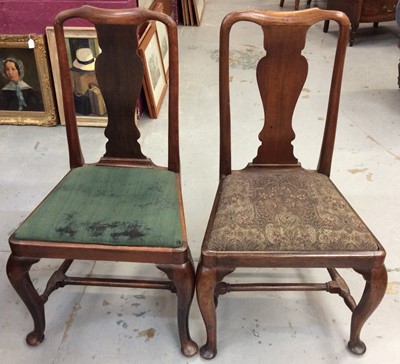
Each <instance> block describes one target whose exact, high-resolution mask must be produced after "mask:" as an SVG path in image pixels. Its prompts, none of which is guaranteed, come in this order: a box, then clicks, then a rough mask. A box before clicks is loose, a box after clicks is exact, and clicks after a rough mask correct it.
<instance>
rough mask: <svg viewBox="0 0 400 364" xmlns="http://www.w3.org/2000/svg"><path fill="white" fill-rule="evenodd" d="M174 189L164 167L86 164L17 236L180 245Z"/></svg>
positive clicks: (173, 180)
mask: <svg viewBox="0 0 400 364" xmlns="http://www.w3.org/2000/svg"><path fill="white" fill-rule="evenodd" d="M177 191H178V189H177V182H176V174H175V173H173V172H170V171H167V170H162V169H153V168H128V167H109V166H94V165H85V166H83V167H80V168H76V169H73V170H71V171H70V172H69V173H68V174H67V175H66V176H65V178H64V179H63V180H62V181H61V182H60V183H59V184H58V185H57V187H56V188H55V189H54V190H53V191H52V192H51V193H50V194H49V196H48V197H47V198H46V199H45V200H44V202H43V203H42V204H41V205H40V206H39V207H38V208H37V209H36V210H35V211H34V213H33V214H32V215H31V216H30V217H29V218H28V219H27V220H26V221H25V222H24V223H23V224H22V225H21V226H20V227H19V228H18V229H17V231H16V234H15V238H16V239H18V240H38V241H51V242H75V243H88V244H105V245H123V246H152V247H155V246H157V247H170V248H177V247H181V246H182V226H181V220H180V214H179V206H178V200H179V199H178V196H177V193H178V192H177Z"/></svg>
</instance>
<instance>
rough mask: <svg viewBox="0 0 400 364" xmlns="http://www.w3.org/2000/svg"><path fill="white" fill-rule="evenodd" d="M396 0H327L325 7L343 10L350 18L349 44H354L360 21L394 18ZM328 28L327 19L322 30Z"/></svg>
mask: <svg viewBox="0 0 400 364" xmlns="http://www.w3.org/2000/svg"><path fill="white" fill-rule="evenodd" d="M396 4H397V0H355V1H348V0H328V3H327V9H330V10H339V11H343V12H344V13H345V14H346V15H347V16H348V17H349V19H350V23H351V30H350V46H352V45H353V44H354V39H355V36H356V32H357V30H358V27H359V25H360V23H373V25H374V27H377V26H378V23H381V22H385V21H392V20H395V16H396ZM328 29H329V21H326V22H325V24H324V32H327V31H328Z"/></svg>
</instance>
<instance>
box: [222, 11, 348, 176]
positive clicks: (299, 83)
mask: <svg viewBox="0 0 400 364" xmlns="http://www.w3.org/2000/svg"><path fill="white" fill-rule="evenodd" d="M279 14H280V15H283V16H281V17H276V16H274V15H276V14H275V13H274V12H268V11H255V10H251V11H243V12H235V13H231V14H229V15H228V16H226V17H225V19H224V20H223V22H222V24H221V29H220V129H221V134H220V177H221V178H223V177H224V176H226V175H227V174H230V173H231V168H232V167H231V126H230V119H231V113H230V95H229V85H230V74H229V37H230V31H231V28H232V26H233V25H234V24H235V23H236V22H239V21H248V22H252V23H256V24H258V25H259V26H261V27H262V30H263V34H264V49H265V51H266V55H265V56H264V57H263V58H261V60H260V61H259V62H258V65H257V70H256V76H257V83H258V87H259V92H260V95H261V99H262V104H263V108H264V125H263V128H262V130H261V132H260V133H259V140H260V141H261V145H260V146H259V148H258V152H257V155H256V157H255V158H254V159H253V161H252V165H255V166H268V165H274V166H276V165H287V166H289V165H291V166H293V165H298V160H297V158H296V157H295V156H294V154H293V145H292V142H293V140H294V138H295V133H294V131H293V128H292V121H293V120H292V118H293V113H294V110H295V106H296V103H297V101H298V98H299V96H300V93H301V91H302V88H303V86H304V83H305V81H306V78H307V74H308V62H307V59H306V58H305V57H304V56H303V55H302V54H301V53H302V50H303V49H304V47H305V43H306V35H307V32H308V30H309V28H310V27H311V26H312V25H314V24H315V23H317V22H319V21H321V20H323V19H325V18H326V14H327V13H326V12H325V11H321V10H320V9H318V8H314V9H312V10H307V11H299V12H287V13H284V12H280V13H279ZM330 19H331V20H334V21H336V22H337V23H338V24H339V36H338V37H339V38H338V42H337V47H336V54H335V64H334V69H333V73H332V79H331V87H330V96H329V103H328V110H327V114H326V124H325V132H324V137H323V141H322V147H321V152H320V159H319V165H318V171H319V172H320V173H324V174H326V175H329V173H330V166H331V160H332V153H333V146H334V140H335V132H336V123H337V116H338V108H339V98H340V89H341V81H342V74H343V66H344V58H345V53H346V47H347V35H348V31H349V26H350V23H349V20H348V18H347V17H346V16H345V15H344V14H343V13H340V12H335V11H330Z"/></svg>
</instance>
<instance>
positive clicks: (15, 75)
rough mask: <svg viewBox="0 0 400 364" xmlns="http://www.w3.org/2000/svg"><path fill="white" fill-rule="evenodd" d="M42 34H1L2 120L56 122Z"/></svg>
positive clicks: (1, 122) (25, 122)
mask: <svg viewBox="0 0 400 364" xmlns="http://www.w3.org/2000/svg"><path fill="white" fill-rule="evenodd" d="M47 59H48V58H47V51H46V47H45V40H44V37H43V36H42V35H0V72H1V76H0V124H15V125H46V126H51V125H55V124H56V123H57V113H56V109H55V104H54V97H53V91H52V90H53V88H52V83H51V78H50V74H49V68H48V62H47Z"/></svg>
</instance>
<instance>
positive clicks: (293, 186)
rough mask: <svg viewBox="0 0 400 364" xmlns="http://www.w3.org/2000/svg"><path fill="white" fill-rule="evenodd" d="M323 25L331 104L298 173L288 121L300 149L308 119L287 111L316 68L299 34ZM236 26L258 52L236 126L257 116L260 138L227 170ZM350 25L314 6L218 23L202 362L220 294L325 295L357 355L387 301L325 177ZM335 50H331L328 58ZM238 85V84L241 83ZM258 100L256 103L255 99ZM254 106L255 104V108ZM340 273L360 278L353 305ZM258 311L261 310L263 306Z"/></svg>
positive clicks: (377, 248)
mask: <svg viewBox="0 0 400 364" xmlns="http://www.w3.org/2000/svg"><path fill="white" fill-rule="evenodd" d="M324 20H332V21H335V22H337V23H338V25H339V35H338V41H337V45H336V53H335V55H334V56H333V54H332V59H331V61H329V64H330V65H332V66H333V70H332V71H329V72H331V83H330V92H329V90H327V91H326V93H327V94H328V93H329V97H327V99H328V100H327V112H326V118H325V130H324V133H323V135H321V139H320V140H322V145H321V149H320V154H319V162H318V165H317V168H316V169H306V168H304V167H302V166H301V164H300V162H299V161H298V159H297V158H296V156H295V155H294V144H293V141H294V140H295V137H296V135H295V131H294V128H293V123H294V121H296V122H297V124H296V131H297V133H298V134H300V135H303V136H304V135H305V136H306V137H307V139H306V140H307V143H310V144H312V143H313V141H314V140H313V139H314V138H312V137H310V134H309V131H308V129H307V127H305V126H306V125H307V120H305V118H301V117H300V116H299V115H302V114H301V113H294V111H295V107H296V104H297V103H298V102H300V101H301V100H300V99H299V97H300V94H301V92H302V89H303V87H304V85H305V82H306V79H307V76H308V70H314V68H313V67H312V62H316V61H318V59H316V58H315V57H310V56H309V54H310V53H308V55H307V57H308V58H309V59H307V58H306V56H305V55H303V50H304V49H307V48H306V44H307V34H308V31H309V29H310V28H311V27H312V26H313V25H314V24H317V23H319V22H321V21H324ZM243 22H251V23H252V24H254V25H257V26H259V27H260V28H259V30H260V33H262V34H263V35H264V38H263V43H262V44H263V46H264V49H265V53H264V55H262V57H261V58H260V60H259V62H258V64H257V67H256V70H255V73H256V81H257V85H258V88H256V92H255V94H254V95H255V96H254V102H250V101H249V100H250V99H251V97H252V96H250V95H251V93H250V92H249V90H248V91H247V92H248V93H247V97H246V99H245V100H246V101H245V103H246V105H250V104H251V105H252V107H251V108H247V109H246V111H247V112H246V116H245V117H244V120H240V121H241V125H246V126H247V125H249V123H250V122H255V120H258V115H259V113H260V114H262V115H263V124H262V127H261V130H260V132H259V133H258V139H259V142H258V143H257V145H256V147H257V148H258V149H257V154H256V156H255V157H254V159H253V160H252V162H250V163H249V164H248V165H247V166H246V167H245V168H243V169H239V170H238V169H234V168H232V162H231V161H232V159H233V157H236V158H237V157H238V154H239V153H238V152H237V149H236V153H232V152H231V145H233V142H232V140H235V139H234V138H233V137H231V129H233V128H232V127H231V110H236V111H237V110H239V109H240V107H241V106H242V107H243V105H240V104H239V103H240V101H241V100H242V99H243V98H240V99H238V98H237V97H236V98H233V97H232V100H235V101H236V102H233V101H232V100H231V97H230V90H231V88H232V87H234V86H235V84H234V82H232V80H233V79H235V77H236V75H237V73H235V72H234V71H233V70H232V69H233V67H230V62H229V52H230V49H232V48H233V46H232V48H230V43H231V41H232V39H231V38H232V37H231V34H237V33H234V31H235V30H236V29H237V28H239V27H240V25H241V24H242V23H243ZM237 24H238V26H237V27H235V26H236V25H237ZM349 25H350V22H349V20H348V18H347V16H346V15H345V14H344V13H341V12H338V11H328V10H321V9H317V8H314V9H309V10H302V11H293V12H272V11H271V12H269V11H257V10H249V11H243V12H232V13H230V14H228V15H227V16H226V17H225V19H224V20H223V22H222V24H221V28H220V57H219V62H220V74H219V81H220V87H219V97H220V155H219V161H220V174H219V186H218V190H217V192H216V196H215V199H214V205H213V208H212V211H211V214H210V218H209V222H208V226H207V230H206V233H205V237H204V241H203V244H202V248H201V259H200V263H199V265H198V268H197V275H196V280H197V283H196V292H197V300H198V303H199V307H200V310H201V313H202V316H203V319H204V322H205V326H206V330H207V341H206V343H205V345H204V346H203V347H201V349H200V354H201V356H202V357H204V358H207V359H211V358H213V357H215V355H216V354H217V310H216V308H217V303H218V299H219V296H220V295H222V294H226V293H229V292H253V291H327V292H329V293H335V294H338V295H339V296H340V297H342V298H343V299H344V302H345V304H346V305H347V306H348V307H349V308H350V310H351V311H352V319H351V329H350V340H349V343H348V347H349V348H350V350H351V351H352V352H353V353H355V354H363V353H364V352H365V350H366V346H365V344H364V343H363V342H362V341H361V339H360V332H361V329H362V327H363V325H364V323H365V322H366V320H367V319H368V317H369V316H370V315H371V314H372V312H373V311H374V310H375V309H376V308H377V306H378V305H379V303H380V301H381V300H382V298H383V296H384V294H385V290H386V285H387V273H386V269H385V266H384V260H385V256H386V253H385V250H384V248H383V247H382V245H381V244H380V243H379V242H378V241H377V239H376V238H375V237H374V236H373V234H372V233H371V232H370V230H369V229H368V227H367V226H366V225H365V223H364V222H363V221H362V220H361V219H360V217H359V216H358V215H357V214H356V213H355V211H354V210H353V209H352V207H351V206H350V204H349V203H348V202H347V201H346V199H345V198H344V197H343V195H342V194H341V193H340V192H339V190H338V189H337V187H336V186H335V185H334V183H333V182H332V180H331V179H330V178H329V175H330V170H331V162H332V157H333V148H334V142H335V132H336V124H337V119H338V107H339V99H340V89H341V81H342V73H343V67H344V57H345V52H346V47H347V36H348V30H349ZM231 30H233V31H232V32H231ZM232 43H233V41H232ZM334 48H335V47H334V46H332V53H333V51H334V50H335V49H334ZM304 53H305V54H307V53H306V52H304ZM321 57H322V54H321ZM317 58H318V57H317ZM309 62H310V64H309ZM324 71H325V72H326V70H324ZM240 80H241V81H240V83H241V85H242V82H243V76H241V77H240ZM326 82H328V76H326ZM327 86H329V85H327ZM258 94H259V95H260V96H261V100H259V99H257V97H258ZM236 96H237V95H236ZM327 96H328V95H327ZM257 101H260V105H262V107H260V108H258V107H257V106H258V104H257ZM253 105H254V106H253ZM310 115H313V113H310ZM294 116H295V117H296V120H294ZM237 118H238V116H237V115H236V119H237ZM232 119H233V118H232ZM315 119H317V116H315ZM309 125H311V124H309ZM312 127H314V125H312ZM242 130H243V129H242ZM321 134H322V133H321ZM244 135H246V134H244ZM248 140H250V139H249V137H248V135H246V137H244V138H242V139H241V140H240V142H238V141H237V140H236V145H237V144H238V143H240V145H241V148H242V149H241V150H243V148H244V149H245V148H246V146H247V144H248V143H246V142H247V141H248ZM296 146H299V143H298V144H296ZM232 150H235V149H234V148H232ZM232 156H233V157H232ZM254 268H256V269H254ZM267 268H274V269H276V268H283V269H293V268H294V269H296V270H298V269H300V268H303V269H310V268H326V269H327V273H328V275H329V277H327V279H328V281H325V282H322V283H310V282H302V281H301V282H298V281H297V280H296V281H295V282H294V283H292V282H287V283H286V282H284V283H282V282H281V281H280V282H277V281H272V279H271V277H269V276H268V272H270V271H268V270H267ZM338 268H351V269H354V270H355V271H356V272H358V273H360V274H361V275H362V276H363V278H364V279H365V280H366V284H365V289H364V293H363V295H362V298H361V300H360V301H359V302H358V303H356V302H355V300H354V299H353V297H352V296H351V294H350V290H349V287H348V286H347V284H346V282H345V281H344V279H343V278H342V277H341V276H340V275H339V272H338V271H337V269H338ZM236 269H246V270H250V271H251V273H254V277H253V276H251V278H255V279H251V280H249V281H244V279H242V280H241V278H242V277H241V276H240V275H239V274H238V275H237V276H236V280H235V279H234V278H233V277H231V276H230V274H232V273H233V272H234V271H235V270H236ZM264 269H265V270H264ZM257 278H259V279H257ZM323 279H324V280H325V279H326V278H323ZM260 280H262V281H261V283H259V282H260ZM282 297H283V299H284V296H282ZM246 306H247V309H248V310H249V311H251V306H252V300H251V297H250V299H249V297H247V299H246ZM218 309H219V310H221V309H222V307H220V306H219V307H218ZM265 309H266V310H267V311H268V307H265ZM233 319H237V317H236V318H233Z"/></svg>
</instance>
